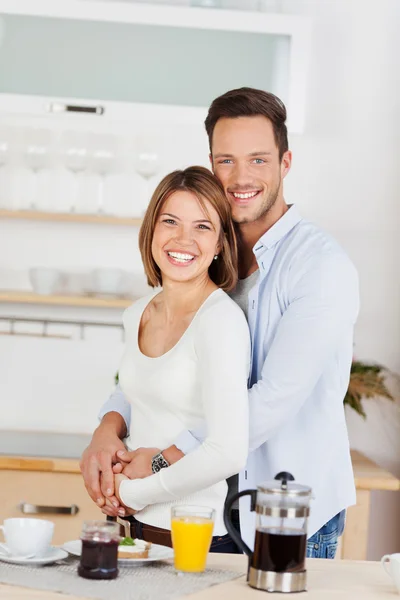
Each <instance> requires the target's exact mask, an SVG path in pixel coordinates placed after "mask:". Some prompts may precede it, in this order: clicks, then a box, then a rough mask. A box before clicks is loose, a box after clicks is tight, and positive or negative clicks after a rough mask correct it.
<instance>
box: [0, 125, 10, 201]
mask: <svg viewBox="0 0 400 600" xmlns="http://www.w3.org/2000/svg"><path fill="white" fill-rule="evenodd" d="M9 154H10V137H9V130H8V129H6V128H5V127H1V128H0V187H1V189H2V190H5V189H6V186H5V183H4V171H5V167H6V164H7V162H8V159H9ZM2 200H3V198H2V194H1V193H0V206H1V204H2Z"/></svg>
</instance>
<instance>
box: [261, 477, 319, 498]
mask: <svg viewBox="0 0 400 600" xmlns="http://www.w3.org/2000/svg"><path fill="white" fill-rule="evenodd" d="M257 488H258V490H259V491H260V492H261V493H263V494H280V495H282V496H311V493H312V490H311V488H310V487H309V486H307V485H301V484H299V483H295V482H294V477H293V475H292V474H291V473H288V472H286V471H282V472H281V473H278V475H276V477H275V479H274V480H273V481H266V482H264V483H261V484H260V485H258V486H257Z"/></svg>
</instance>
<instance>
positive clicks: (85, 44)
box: [0, 0, 310, 132]
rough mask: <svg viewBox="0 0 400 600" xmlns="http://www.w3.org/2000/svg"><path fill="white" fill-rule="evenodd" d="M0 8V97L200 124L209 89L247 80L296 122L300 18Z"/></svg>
mask: <svg viewBox="0 0 400 600" xmlns="http://www.w3.org/2000/svg"><path fill="white" fill-rule="evenodd" d="M0 15H1V18H2V22H3V30H4V32H3V39H2V42H1V45H0V94H1V95H3V98H4V95H7V96H21V95H23V96H36V97H40V98H46V99H49V100H51V99H61V101H62V102H66V103H71V100H72V99H73V100H74V101H75V100H78V101H80V102H81V103H82V102H83V103H84V104H89V105H90V104H93V105H94V106H96V105H99V104H101V101H105V102H108V103H111V104H112V103H114V102H118V103H120V102H121V103H124V104H129V105H131V106H136V107H137V112H138V113H139V114H141V111H145V112H146V111H149V110H150V112H153V113H154V114H157V115H160V116H162V117H163V118H165V119H167V120H169V119H171V118H172V119H173V120H177V121H180V122H187V121H188V120H189V121H190V122H192V123H196V124H197V123H198V122H201V121H202V120H203V118H204V115H205V112H206V109H207V107H208V106H209V104H210V102H211V101H212V100H213V98H215V97H216V96H218V95H220V94H222V93H224V92H225V91H227V90H228V89H233V88H235V87H241V86H251V87H258V88H262V89H266V90H269V91H272V92H274V93H276V94H277V95H279V96H280V97H281V98H282V99H283V100H284V101H285V103H286V105H287V108H288V115H289V119H288V125H289V129H290V131H293V132H301V131H302V129H303V122H304V108H305V93H306V81H307V68H308V61H309V42H310V23H309V21H308V20H307V19H305V18H304V17H298V16H288V15H283V14H267V13H261V12H250V11H234V10H219V9H204V8H193V7H181V6H164V5H162V6H161V5H151V4H135V3H131V2H102V1H101V0H52V1H51V2H49V1H48V0H35V1H34V2H33V1H32V0H2V2H1V3H0ZM48 104H49V103H48V102H47V103H46V104H45V103H43V102H42V103H41V106H42V110H43V111H45V110H46V108H45V106H47V105H48Z"/></svg>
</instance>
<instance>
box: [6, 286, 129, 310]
mask: <svg viewBox="0 0 400 600" xmlns="http://www.w3.org/2000/svg"><path fill="white" fill-rule="evenodd" d="M6 302H8V303H10V304H12V303H14V304H51V305H55V306H57V305H58V306H83V307H87V308H127V307H128V306H130V305H131V304H132V302H133V298H105V297H98V296H41V295H40V294H35V293H34V292H21V291H12V290H2V291H0V303H6Z"/></svg>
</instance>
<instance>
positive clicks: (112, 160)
mask: <svg viewBox="0 0 400 600" xmlns="http://www.w3.org/2000/svg"><path fill="white" fill-rule="evenodd" d="M91 141H92V151H91V167H92V170H93V171H94V172H95V173H97V174H98V175H99V187H98V195H97V213H98V214H102V213H104V185H105V180H106V176H107V175H108V174H109V173H111V172H112V171H113V170H114V168H115V165H116V158H117V137H116V136H115V135H112V134H93V136H92V140H91Z"/></svg>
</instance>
